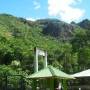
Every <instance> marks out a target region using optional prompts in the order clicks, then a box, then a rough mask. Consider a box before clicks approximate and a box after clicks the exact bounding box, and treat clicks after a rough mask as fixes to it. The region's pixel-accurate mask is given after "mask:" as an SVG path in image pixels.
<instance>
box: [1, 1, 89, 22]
mask: <svg viewBox="0 0 90 90" xmlns="http://www.w3.org/2000/svg"><path fill="white" fill-rule="evenodd" d="M89 8H90V0H0V13H7V14H12V15H15V16H17V17H23V18H26V19H30V20H35V19H40V18H57V19H60V20H62V21H65V22H71V21H76V22H78V21H81V20H82V19H86V18H88V19H90V9H89Z"/></svg>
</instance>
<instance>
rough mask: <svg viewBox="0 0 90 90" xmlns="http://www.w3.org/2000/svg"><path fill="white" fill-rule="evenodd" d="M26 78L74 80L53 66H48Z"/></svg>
mask: <svg viewBox="0 0 90 90" xmlns="http://www.w3.org/2000/svg"><path fill="white" fill-rule="evenodd" d="M27 78H32V79H35V78H36V79H37V78H38V79H41V78H61V79H74V77H73V76H70V75H69V74H66V73H64V72H63V71H60V70H59V69H56V68H54V67H53V66H48V67H46V68H44V69H42V70H40V71H38V72H36V73H34V74H32V75H30V76H28V77H27Z"/></svg>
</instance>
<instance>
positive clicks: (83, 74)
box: [71, 69, 90, 77]
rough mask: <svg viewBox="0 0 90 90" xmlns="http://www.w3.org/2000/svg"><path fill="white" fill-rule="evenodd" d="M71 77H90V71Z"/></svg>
mask: <svg viewBox="0 0 90 90" xmlns="http://www.w3.org/2000/svg"><path fill="white" fill-rule="evenodd" d="M71 76H73V77H90V69H87V70H85V71H81V72H78V73H75V74H73V75H71Z"/></svg>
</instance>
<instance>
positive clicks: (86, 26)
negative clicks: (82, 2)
mask: <svg viewBox="0 0 90 90" xmlns="http://www.w3.org/2000/svg"><path fill="white" fill-rule="evenodd" d="M78 25H79V26H80V27H82V28H84V29H87V30H90V20H88V19H85V20H83V21H81V22H79V23H78Z"/></svg>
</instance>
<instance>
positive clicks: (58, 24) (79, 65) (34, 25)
mask: <svg viewBox="0 0 90 90" xmlns="http://www.w3.org/2000/svg"><path fill="white" fill-rule="evenodd" d="M88 29H89V26H88ZM89 33H90V30H87V28H84V27H83V26H82V25H81V23H78V24H67V23H65V22H62V21H60V20H57V19H43V20H37V21H34V22H33V21H28V20H26V19H23V18H19V17H15V16H12V15H8V14H0V65H1V66H2V65H6V66H8V65H10V66H11V65H12V62H13V61H17V62H18V61H19V62H20V68H22V70H29V72H33V60H34V47H38V48H41V49H43V50H46V51H47V52H48V64H52V65H53V66H55V67H57V68H60V69H62V70H64V71H66V72H68V73H73V72H77V71H80V70H83V69H85V68H89V66H90V39H89V37H90V34H89ZM40 63H42V59H41V58H40ZM40 65H41V64H40ZM41 66H42V65H41Z"/></svg>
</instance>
